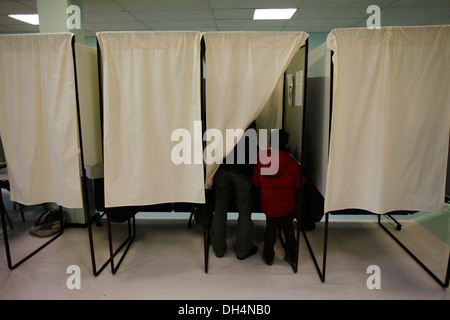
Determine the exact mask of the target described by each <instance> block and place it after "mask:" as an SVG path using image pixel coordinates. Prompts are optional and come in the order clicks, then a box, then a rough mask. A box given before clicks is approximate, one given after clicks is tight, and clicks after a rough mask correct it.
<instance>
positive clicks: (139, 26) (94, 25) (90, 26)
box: [84, 22, 148, 33]
mask: <svg viewBox="0 0 450 320" xmlns="http://www.w3.org/2000/svg"><path fill="white" fill-rule="evenodd" d="M84 29H85V30H87V31H90V32H94V33H95V32H99V31H143V30H148V27H147V26H146V25H144V24H143V23H142V22H121V23H116V22H90V23H85V24H84Z"/></svg>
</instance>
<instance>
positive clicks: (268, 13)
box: [253, 8, 297, 20]
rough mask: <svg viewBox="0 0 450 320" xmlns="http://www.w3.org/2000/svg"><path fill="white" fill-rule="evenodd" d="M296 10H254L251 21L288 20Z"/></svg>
mask: <svg viewBox="0 0 450 320" xmlns="http://www.w3.org/2000/svg"><path fill="white" fill-rule="evenodd" d="M295 11H297V8H287V9H255V13H254V14H253V20H288V19H290V18H291V17H292V16H293V15H294V13H295Z"/></svg>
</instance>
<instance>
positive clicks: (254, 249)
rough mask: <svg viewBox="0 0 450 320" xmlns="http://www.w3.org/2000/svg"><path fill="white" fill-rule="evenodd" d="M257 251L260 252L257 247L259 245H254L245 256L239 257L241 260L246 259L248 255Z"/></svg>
mask: <svg viewBox="0 0 450 320" xmlns="http://www.w3.org/2000/svg"><path fill="white" fill-rule="evenodd" d="M257 252H258V247H257V246H253V247H252V248H251V249H250V251H249V252H248V253H247V254H246V255H245V256H243V257H242V258H240V257H237V258H238V259H239V260H244V259H245V258H248V257H250V256H252V255H254V254H255V253H257Z"/></svg>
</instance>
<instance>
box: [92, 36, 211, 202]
mask: <svg viewBox="0 0 450 320" xmlns="http://www.w3.org/2000/svg"><path fill="white" fill-rule="evenodd" d="M97 38H98V43H99V46H100V50H101V57H102V60H101V64H102V72H103V108H104V120H103V121H104V123H103V124H104V137H103V148H104V179H105V205H106V207H117V206H127V205H151V204H158V203H167V202H195V203H204V176H203V162H202V125H201V122H200V121H201V105H200V80H201V75H200V41H201V33H199V32H100V33H98V34H97Z"/></svg>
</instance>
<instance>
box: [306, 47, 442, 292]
mask: <svg viewBox="0 0 450 320" xmlns="http://www.w3.org/2000/svg"><path fill="white" fill-rule="evenodd" d="M333 70H334V67H333V51H331V70H330V81H331V84H330V129H331V115H332V107H333ZM330 133H331V130H330ZM329 215H330V212H325V221H324V224H325V225H324V238H323V239H324V244H323V257H322V269H320V266H319V263H318V261H317V259H316V256H315V254H314V250H313V249H312V247H311V243H310V242H309V240H308V237H307V235H306V232H305V230H304V228H302V234H303V237H304V238H305V242H306V245H307V247H308V251H309V253H310V255H311V258H312V260H313V262H314V265H315V267H316V270H317V273H318V275H319V278H320V280H321V281H322V283H324V282H325V274H326V267H327V246H328V227H329V226H328V224H329ZM384 215H386V216H387V217H388V218H390V219H391V220H392V221H393V222H394V223H395V224H396V230H398V231H400V230H401V227H402V225H401V224H400V223H399V222H398V221H397V220H396V219H394V218H393V217H392V215H391V214H390V213H385V214H384ZM377 223H378V225H379V226H380V227H381V229H382V230H384V231H385V232H386V233H387V234H388V235H389V236H390V237H391V238H392V239H393V240H394V241H395V242H396V243H397V244H398V245H399V246H400V247H401V248H402V249H403V250H404V251H405V252H406V253H407V254H408V255H409V256H410V257H411V258H412V259H413V260H414V261H415V262H417V264H419V266H420V267H422V268H423V269H424V270H425V271H426V272H427V273H428V274H429V275H430V276H431V277H432V278H433V280H435V281H436V282H437V283H438V284H439V285H440V286H441V287H442V288H444V289H446V288H448V286H449V281H450V250H449V256H448V262H447V270H446V274H445V278H444V280H441V279H439V277H438V276H437V275H436V274H435V273H433V272H432V271H431V270H430V269H429V268H428V267H427V266H426V265H425V264H424V263H423V262H422V261H421V260H420V259H419V258H417V257H416V255H414V253H413V252H412V251H410V250H409V249H408V248H407V247H406V246H405V245H404V244H403V243H402V242H401V241H400V240H399V239H398V238H397V237H396V236H395V235H394V234H393V233H392V232H390V231H389V230H388V229H387V228H386V227H385V226H384V225H383V223H382V222H381V215H380V214H378V222H377Z"/></svg>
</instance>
